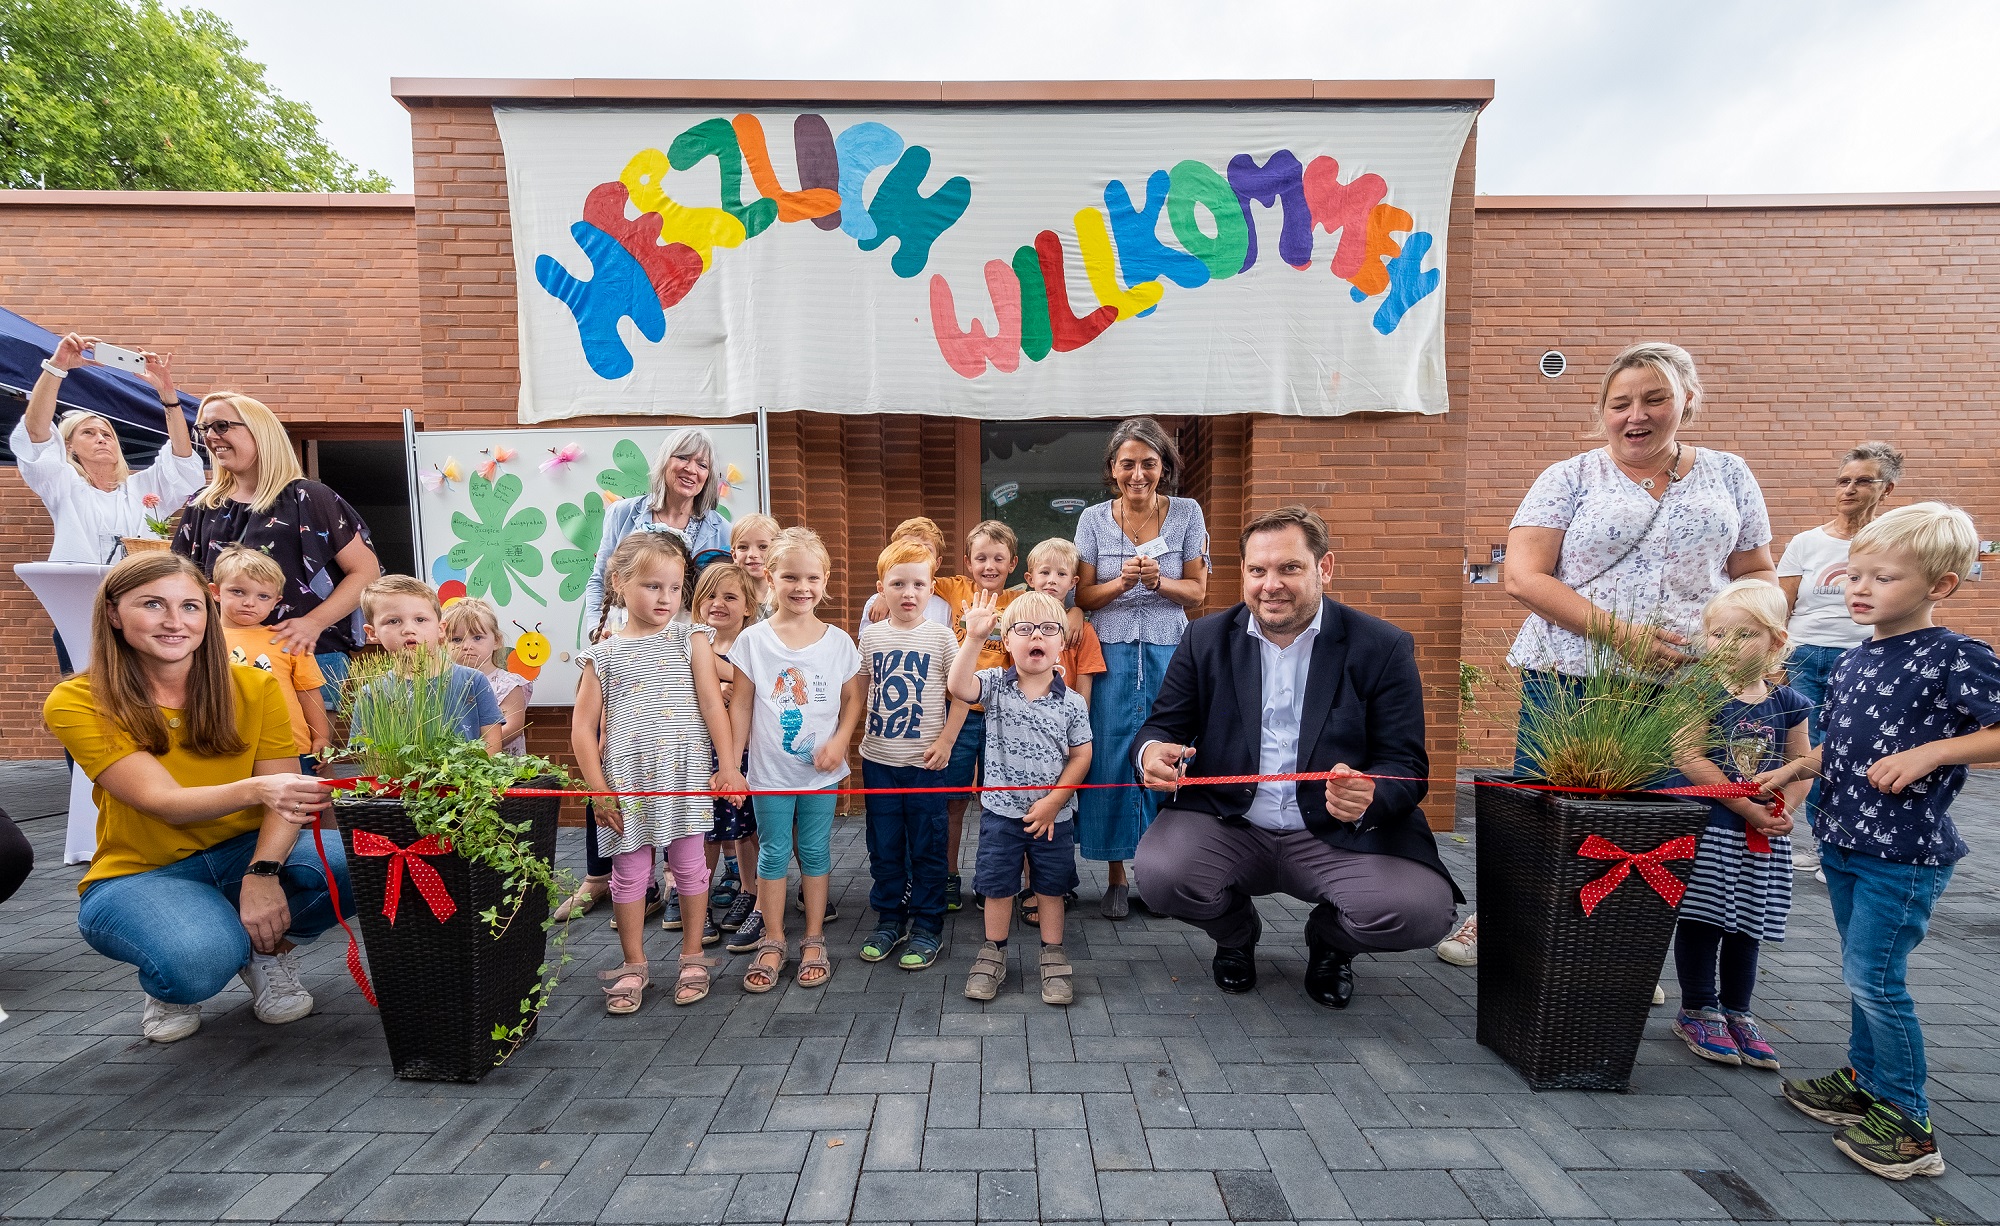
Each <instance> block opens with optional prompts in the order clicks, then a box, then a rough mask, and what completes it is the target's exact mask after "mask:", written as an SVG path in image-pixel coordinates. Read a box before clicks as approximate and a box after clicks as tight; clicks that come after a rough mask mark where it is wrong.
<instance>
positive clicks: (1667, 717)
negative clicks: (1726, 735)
mask: <svg viewBox="0 0 2000 1226" xmlns="http://www.w3.org/2000/svg"><path fill="white" fill-rule="evenodd" d="M1586 637H1587V638H1588V640H1589V643H1590V656H1589V660H1588V662H1587V664H1586V667H1585V670H1584V675H1583V677H1582V678H1581V683H1580V684H1579V685H1577V686H1576V687H1575V688H1573V689H1572V688H1571V687H1568V686H1554V687H1551V689H1550V690H1549V691H1546V692H1544V693H1542V694H1541V695H1540V699H1541V700H1540V701H1538V702H1531V703H1527V704H1522V703H1521V701H1520V699H1521V697H1522V695H1521V689H1522V682H1521V679H1520V677H1519V676H1517V675H1515V674H1513V673H1509V674H1507V677H1506V681H1505V682H1504V683H1503V684H1505V685H1507V686H1508V687H1509V688H1510V689H1511V691H1512V697H1513V699H1514V702H1512V703H1508V704H1505V705H1504V706H1501V707H1500V708H1499V710H1500V711H1503V712H1506V713H1511V712H1512V711H1513V710H1515V709H1519V710H1521V711H1522V715H1521V720H1522V725H1523V726H1522V732H1521V748H1522V751H1523V755H1524V756H1525V757H1526V758H1527V760H1528V762H1529V764H1530V766H1531V770H1530V774H1531V776H1532V777H1534V778H1537V779H1540V780H1543V781H1544V782H1547V783H1552V784H1556V785H1558V786H1560V787H1577V788H1591V789H1597V790H1602V791H1606V792H1626V791H1635V790H1638V789H1641V788H1645V787H1649V786H1651V785H1653V784H1655V783H1658V782H1659V781H1660V780H1661V779H1662V778H1664V777H1665V776H1666V775H1667V774H1668V773H1669V772H1670V771H1672V770H1673V768H1674V761H1675V759H1676V758H1677V757H1679V756H1681V755H1683V754H1686V753H1690V752H1705V751H1706V749H1707V746H1708V744H1709V741H1710V739H1711V738H1712V737H1713V735H1714V732H1713V726H1714V723H1715V717H1716V714H1717V713H1718V712H1720V711H1721V710H1722V704H1723V703H1724V702H1726V701H1727V700H1728V697H1729V695H1728V692H1727V690H1726V689H1725V688H1724V685H1723V683H1722V680H1721V678H1722V677H1723V676H1724V675H1725V671H1724V670H1725V669H1726V667H1727V665H1726V662H1725V661H1724V660H1723V659H1722V658H1720V657H1719V656H1714V655H1711V656H1708V657H1705V658H1703V659H1699V660H1696V661H1694V662H1693V663H1691V664H1687V665H1684V666H1683V667H1680V668H1677V669H1672V670H1668V671H1661V670H1655V669H1642V668H1639V667H1637V666H1635V665H1634V664H1632V663H1630V661H1629V660H1628V659H1627V658H1626V653H1625V652H1624V650H1622V644H1621V643H1620V642H1619V641H1618V640H1617V639H1616V638H1615V637H1614V630H1613V629H1612V628H1611V627H1609V626H1607V627H1605V628H1603V629H1595V628H1594V629H1592V630H1591V631H1590V632H1589V634H1588V635H1587V636H1586Z"/></svg>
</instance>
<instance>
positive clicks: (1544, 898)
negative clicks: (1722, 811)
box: [1474, 775, 1708, 1090]
mask: <svg viewBox="0 0 2000 1226" xmlns="http://www.w3.org/2000/svg"><path fill="white" fill-rule="evenodd" d="M1477 778H1478V779H1479V780H1480V781H1482V782H1486V781H1491V782H1495V783H1504V782H1511V778H1510V777H1509V776H1505V775H1480V776H1477ZM1474 795H1475V797H1476V801H1475V803H1476V805H1477V810H1476V811H1477V814H1478V817H1477V821H1478V830H1477V834H1478V847H1479V851H1478V882H1479V886H1478V890H1479V1042H1480V1043H1481V1044H1482V1045H1484V1046H1486V1047H1490V1048H1492V1049H1493V1050H1494V1051H1496V1052H1498V1053H1499V1054H1500V1056H1501V1057H1502V1058H1503V1059H1505V1060H1506V1061H1507V1063H1509V1064H1511V1065H1513V1066H1514V1068H1515V1069H1516V1070H1517V1071H1519V1072H1520V1074H1521V1075H1522V1076H1523V1077H1525V1078H1527V1081H1528V1085H1529V1086H1530V1087H1531V1088H1533V1089H1536V1090H1624V1089H1626V1088H1627V1087H1628V1086H1629V1085H1630V1083H1631V1080H1632V1062H1633V1061H1634V1060H1635V1059H1636V1058H1637V1057H1638V1054H1639V1040H1640V1037H1641V1036H1642V1035H1643V1033H1644V1031H1645V1028H1646V1017H1647V1014H1648V1012H1649V1010H1650V1009H1651V1007H1652V1000H1653V988H1654V987H1655V986H1656V985H1657V984H1658V982H1659V972H1660V965H1661V963H1662V962H1663V961H1664V960H1665V958H1666V955H1667V945H1668V943H1669V942H1670V941H1671V940H1672V939H1673V933H1674V915H1675V904H1673V903H1669V902H1667V901H1666V900H1665V899H1664V898H1662V897H1661V896H1660V894H1659V893H1658V892H1657V891H1656V890H1655V889H1654V888H1653V886H1652V885H1651V884H1649V883H1648V882H1647V881H1646V879H1645V877H1644V876H1642V875H1641V874H1640V873H1639V872H1638V871H1637V870H1636V868H1635V869H1633V870H1632V871H1629V872H1628V873H1627V874H1626V876H1625V879H1624V880H1623V881H1621V882H1619V883H1618V885H1617V886H1616V888H1614V889H1612V890H1611V891H1610V892H1609V893H1608V894H1605V895H1604V896H1603V898H1602V899H1601V900H1600V901H1598V903H1597V904H1596V906H1595V907H1594V908H1593V910H1592V911H1591V913H1590V914H1589V915H1585V914H1584V910H1583V903H1582V900H1581V898H1580V895H1579V892H1580V891H1581V890H1582V889H1583V888H1584V887H1585V886H1586V885H1589V884H1590V883H1592V882H1594V881H1597V880H1598V879H1599V878H1601V877H1603V876H1604V875H1605V874H1606V873H1608V872H1611V871H1613V870H1614V869H1615V868H1616V867H1617V865H1618V863H1619V861H1617V860H1600V859H1591V858H1589V857H1586V856H1581V855H1579V854H1578V851H1579V849H1580V848H1581V847H1582V846H1583V843H1584V840H1585V839H1586V838H1588V837H1589V836H1590V835H1593V834H1595V835H1597V836H1598V837H1600V838H1603V839H1608V840H1610V841H1611V842H1612V843H1615V844H1617V845H1618V847H1620V848H1622V849H1623V850H1624V851H1626V852H1631V853H1636V854H1643V853H1646V852H1650V851H1652V850H1654V849H1655V848H1658V847H1660V846H1661V845H1663V844H1665V843H1668V842H1670V841H1671V840H1673V839H1676V838H1678V837H1680V836H1681V835H1697V836H1698V835H1699V834H1700V832H1701V828H1702V827H1703V826H1704V825H1705V824H1706V823H1707V821H1708V806H1707V805H1706V804H1704V803H1702V802H1700V801H1693V800H1686V799H1682V798H1679V797H1671V796H1623V797H1619V798H1617V799H1598V798H1593V797H1582V796H1572V795H1565V794H1563V793H1559V792H1533V791H1526V790H1518V789H1514V788H1500V787H1480V788H1475V789H1474ZM1660 867H1661V868H1664V869H1665V870H1666V871H1668V872H1669V873H1671V874H1673V876H1674V878H1675V879H1676V880H1679V881H1680V882H1682V883H1683V884H1685V883H1686V881H1687V878H1688V874H1689V873H1691V872H1692V871H1693V870H1694V861H1693V859H1692V857H1690V858H1688V859H1685V860H1670V861H1663V862H1661V863H1660Z"/></svg>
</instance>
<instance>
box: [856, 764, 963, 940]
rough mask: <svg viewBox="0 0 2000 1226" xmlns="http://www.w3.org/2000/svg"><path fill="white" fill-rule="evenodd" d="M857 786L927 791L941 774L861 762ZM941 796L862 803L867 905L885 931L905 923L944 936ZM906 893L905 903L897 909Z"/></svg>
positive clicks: (937, 783) (936, 784)
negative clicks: (865, 816) (865, 824)
mask: <svg viewBox="0 0 2000 1226" xmlns="http://www.w3.org/2000/svg"><path fill="white" fill-rule="evenodd" d="M861 780H862V786H864V787H868V788H927V787H941V786H945V784H944V772H943V771H928V770H925V769H924V768H923V767H921V766H888V765H885V764H883V763H880V762H870V761H868V760H867V759H866V758H864V759H862V761H861ZM946 828H947V826H946V813H945V793H943V792H925V793H922V794H920V795H915V796H870V797H869V798H868V868H869V872H870V874H871V875H872V876H873V877H874V880H875V884H874V888H873V889H871V890H870V891H869V892H868V905H869V906H871V907H873V908H874V909H875V913H876V914H877V915H879V916H881V917H882V923H883V924H884V925H885V926H887V927H892V928H893V927H900V926H901V925H902V922H903V921H904V920H905V919H908V920H909V922H910V927H911V929H912V930H914V931H917V932H928V933H932V934H936V933H940V932H943V931H944V878H945V871H944V870H945V854H944V853H945V843H946V842H948V841H949V840H948V839H947V836H946ZM905 886H908V887H909V891H910V901H909V904H908V906H907V907H906V906H905V905H904V903H903V889H904V887H905Z"/></svg>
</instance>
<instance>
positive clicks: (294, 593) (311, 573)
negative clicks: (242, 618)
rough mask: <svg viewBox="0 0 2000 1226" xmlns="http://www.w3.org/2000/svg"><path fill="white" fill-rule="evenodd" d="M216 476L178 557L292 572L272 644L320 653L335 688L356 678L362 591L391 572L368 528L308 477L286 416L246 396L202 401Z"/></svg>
mask: <svg viewBox="0 0 2000 1226" xmlns="http://www.w3.org/2000/svg"><path fill="white" fill-rule="evenodd" d="M195 428H196V430H198V431H199V432H200V434H201V436H202V441H203V443H204V445H205V446H207V448H208V454H209V457H210V458H211V459H212V460H214V461H215V476H214V477H213V478H212V479H211V480H210V481H209V483H208V488H207V489H204V490H203V491H202V492H201V493H200V494H198V495H196V497H195V500H194V501H193V502H191V503H189V504H188V509H187V514H186V515H184V516H183V517H182V518H181V527H180V531H179V532H177V533H175V535H174V544H173V549H174V552H175V553H178V554H182V555H184V556H186V557H189V558H191V559H193V560H194V562H195V564H196V565H197V566H199V567H201V569H202V571H203V572H204V573H206V572H208V571H210V570H212V569H213V568H214V566H215V559H216V558H217V557H219V556H220V555H221V553H222V551H223V550H224V549H226V548H228V547H229V546H231V545H244V546H247V547H249V548H251V549H255V550H258V551H260V552H262V553H265V554H267V555H269V556H270V558H271V560H272V561H274V562H276V563H277V564H278V568H279V569H280V570H282V571H284V572H285V588H284V591H282V592H280V593H279V594H278V602H277V603H276V604H275V605H273V606H272V607H271V616H270V622H269V624H270V627H271V641H272V643H274V644H275V645H277V646H278V647H279V648H280V649H281V650H284V651H290V652H298V653H304V652H311V653H312V654H314V655H316V656H317V657H318V658H319V666H320V671H321V672H323V673H325V674H326V676H327V680H328V681H330V682H338V681H339V680H340V679H341V678H343V677H345V676H346V675H347V653H348V652H351V651H353V650H355V649H356V648H357V647H359V646H360V645H361V626H360V619H359V617H358V616H357V613H358V611H359V610H360V608H361V591H362V589H363V588H365V587H367V586H368V585H369V584H371V583H373V582H374V581H375V580H376V579H377V578H379V577H380V576H381V574H382V564H381V563H380V562H379V561H378V560H377V559H376V557H375V546H374V542H373V540H372V539H371V538H370V536H369V534H368V525H367V523H365V522H364V521H363V520H362V518H361V515H360V513H359V512H357V511H356V510H355V509H354V508H353V507H351V506H349V505H348V504H347V500H346V499H344V498H342V497H341V496H340V495H339V494H336V493H334V492H333V490H331V489H329V488H328V487H326V486H324V485H321V484H320V483H319V482H317V481H311V480H308V479H307V478H306V475H305V471H304V470H303V469H301V468H300V467H299V458H298V454H297V453H296V452H294V451H293V450H292V440H291V438H290V437H289V436H287V435H286V433H285V427H284V424H283V423H282V422H280V421H279V420H278V418H277V415H276V414H274V413H272V412H271V410H270V409H269V408H267V407H265V405H264V404H263V402H261V401H258V400H253V399H252V398H250V397H249V396H245V395H244V394H243V393H241V392H210V393H209V394H208V395H206V396H204V397H202V400H201V411H200V413H199V415H198V420H197V424H196V427H195Z"/></svg>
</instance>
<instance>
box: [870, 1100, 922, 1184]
mask: <svg viewBox="0 0 2000 1226" xmlns="http://www.w3.org/2000/svg"><path fill="white" fill-rule="evenodd" d="M928 1110H929V1100H928V1099H927V1098H926V1097H925V1096H924V1095H922V1094H884V1095H881V1096H880V1097H878V1098H876V1099H875V1115H874V1120H873V1123H872V1124H871V1125H870V1127H869V1129H868V1154H867V1157H866V1158H865V1159H864V1161H863V1166H864V1167H865V1168H866V1169H868V1170H871V1171H914V1170H916V1169H917V1168H918V1167H919V1166H921V1165H922V1164H923V1154H924V1116H925V1114H926V1113H927V1112H928Z"/></svg>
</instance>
